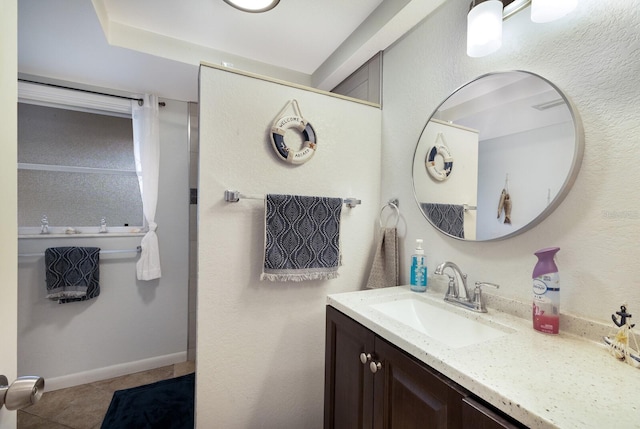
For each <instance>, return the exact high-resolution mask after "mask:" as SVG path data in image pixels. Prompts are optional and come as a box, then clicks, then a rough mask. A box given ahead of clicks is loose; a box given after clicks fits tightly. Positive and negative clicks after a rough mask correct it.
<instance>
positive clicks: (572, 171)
mask: <svg viewBox="0 0 640 429" xmlns="http://www.w3.org/2000/svg"><path fill="white" fill-rule="evenodd" d="M506 73H525V74H528V75H530V76H533V77H536V78H538V79H541V80H543V81H544V82H545V83H547V84H548V85H549V86H550V87H551V88H553V89H554V90H555V91H556V92H557V93H558V94H559V95H560V97H561V98H562V99H563V100H564V102H565V104H566V106H567V108H568V109H569V112H570V113H571V118H572V120H573V125H574V135H575V142H574V151H573V159H572V161H571V166H570V168H569V174H568V175H567V177H566V178H565V180H564V182H563V184H562V186H561V187H560V189H559V190H558V192H557V194H556V195H555V197H554V198H553V200H552V201H551V202H550V203H549V204H548V205H547V206H546V208H545V209H544V210H542V211H541V212H540V213H539V214H538V215H537V216H536V217H535V218H534V219H533V220H531V221H530V222H529V223H527V224H526V225H524V226H523V227H521V228H519V229H517V230H514V231H513V232H511V233H509V234H505V235H501V236H498V237H495V238H490V239H486V240H475V239H474V240H468V239H464V238H460V237H456V236H454V235H451V234H448V233H447V232H445V231H443V230H441V229H440V228H438V227H437V226H436V225H435V224H434V223H433V222H432V220H431V219H430V218H429V216H428V215H427V213H426V212H425V211H424V210H423V209H422V207H421V206H420V203H421V202H420V200H419V199H418V195H417V192H416V184H415V177H416V172H415V171H414V168H415V162H413V166H412V168H411V183H412V186H413V196H414V198H415V200H416V204H417V205H418V209H419V210H420V212H421V213H422V215H423V216H424V217H425V219H426V220H427V221H428V222H429V223H430V224H431V225H432V226H433V227H434V228H435V229H436V230H438V231H439V232H440V233H442V234H444V235H446V236H448V237H451V238H454V239H456V240H460V241H469V242H490V241H501V240H505V239H507V238H511V237H514V236H516V235H519V234H522V233H524V232H526V231H528V230H530V229H531V228H533V227H535V226H536V225H538V224H539V223H540V222H542V221H543V220H544V219H545V218H546V217H547V216H549V214H551V213H552V212H553V211H554V210H555V209H556V208H557V207H558V206H559V205H560V203H562V201H563V200H564V199H565V198H566V196H567V195H568V193H569V191H570V190H571V188H572V186H573V184H574V183H575V181H576V178H577V177H578V173H579V171H580V166H581V164H582V158H583V155H584V129H583V126H582V119H581V117H580V114H579V112H578V109H577V108H576V106H575V105H574V103H573V101H572V100H571V99H570V98H569V97H568V96H567V95H566V94H565V93H564V92H563V91H562V90H561V89H560V88H558V86H556V85H555V84H554V83H553V82H551V81H549V80H548V79H546V78H544V77H542V76H540V75H538V74H536V73H532V72H529V71H524V70H511V71H503V72H492V73H486V74H484V75H481V76H479V77H477V78H475V79H472V80H471V81H469V82H467V83H465V84H463V85H462V86H460V87H458V88H457V89H456V90H455V91H453V92H452V93H451V94H450V95H449V96H448V97H447V98H445V99H444V100H443V101H442V102H441V103H440V104H439V105H438V106H437V107H436V108H435V109H434V110H433V112H432V113H431V115H430V116H429V118H428V119H427V122H426V124H425V126H424V127H423V129H422V131H421V132H420V136H419V137H418V142H417V143H416V149H415V151H414V154H413V160H415V157H416V156H417V154H418V148H419V145H420V141H421V140H422V136H423V134H424V132H425V130H426V128H427V126H428V125H429V122H430V121H431V120H432V119H434V116H435V115H436V114H437V113H438V111H439V110H440V108H441V107H442V106H443V105H444V104H445V103H446V102H447V101H448V100H449V99H450V98H451V97H453V96H454V95H456V94H457V93H459V92H460V91H462V90H463V89H464V88H466V87H468V86H469V85H471V84H473V83H475V82H477V81H479V80H481V79H483V78H487V77H493V76H495V75H499V74H506ZM413 160H412V161H413Z"/></svg>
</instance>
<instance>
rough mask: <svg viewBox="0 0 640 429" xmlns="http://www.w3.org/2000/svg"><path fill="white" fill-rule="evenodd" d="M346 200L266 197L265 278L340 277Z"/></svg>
mask: <svg viewBox="0 0 640 429" xmlns="http://www.w3.org/2000/svg"><path fill="white" fill-rule="evenodd" d="M341 212H342V199H340V198H327V197H306V196H298V195H272V194H269V195H267V196H266V198H265V252H264V268H263V272H262V275H261V276H260V279H261V280H271V281H303V280H318V279H333V278H336V277H338V267H339V266H340V256H341V255H340V215H341Z"/></svg>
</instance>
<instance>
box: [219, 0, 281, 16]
mask: <svg viewBox="0 0 640 429" xmlns="http://www.w3.org/2000/svg"><path fill="white" fill-rule="evenodd" d="M224 2H225V3H227V4H229V5H231V6H233V7H235V8H236V9H240V10H242V11H244V12H253V13H257V12H266V11H268V10H271V9H273V8H274V7H276V6H277V5H278V3H279V2H280V0H224Z"/></svg>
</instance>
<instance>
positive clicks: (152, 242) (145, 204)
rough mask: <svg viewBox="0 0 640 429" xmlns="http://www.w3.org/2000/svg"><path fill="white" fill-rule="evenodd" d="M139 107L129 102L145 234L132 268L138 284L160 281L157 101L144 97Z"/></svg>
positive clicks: (149, 96) (155, 98) (153, 97)
mask: <svg viewBox="0 0 640 429" xmlns="http://www.w3.org/2000/svg"><path fill="white" fill-rule="evenodd" d="M142 98H143V100H144V103H143V105H142V106H140V105H139V103H138V102H137V101H132V102H131V116H132V119H133V121H132V122H133V150H134V155H135V161H136V173H137V175H138V182H139V184H140V193H141V194H142V210H143V212H144V217H145V219H146V221H147V225H148V227H149V231H148V232H147V233H146V234H145V236H144V237H143V238H142V242H141V243H140V245H141V247H142V254H141V255H140V260H139V261H138V263H137V264H136V272H137V275H138V280H153V279H157V278H160V276H161V272H160V248H159V246H158V236H157V235H156V229H157V227H158V225H156V222H155V217H156V205H157V203H158V174H159V170H160V133H159V119H158V116H159V109H158V97H157V96H155V95H145V96H144V97H142Z"/></svg>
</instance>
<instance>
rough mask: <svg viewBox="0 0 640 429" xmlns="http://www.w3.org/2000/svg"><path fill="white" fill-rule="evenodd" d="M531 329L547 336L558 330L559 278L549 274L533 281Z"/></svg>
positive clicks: (555, 274)
mask: <svg viewBox="0 0 640 429" xmlns="http://www.w3.org/2000/svg"><path fill="white" fill-rule="evenodd" d="M533 329H535V330H537V331H540V332H545V333H547V334H557V333H558V332H559V330H560V276H559V274H558V273H549V274H544V275H542V276H539V277H536V278H534V279H533Z"/></svg>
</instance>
